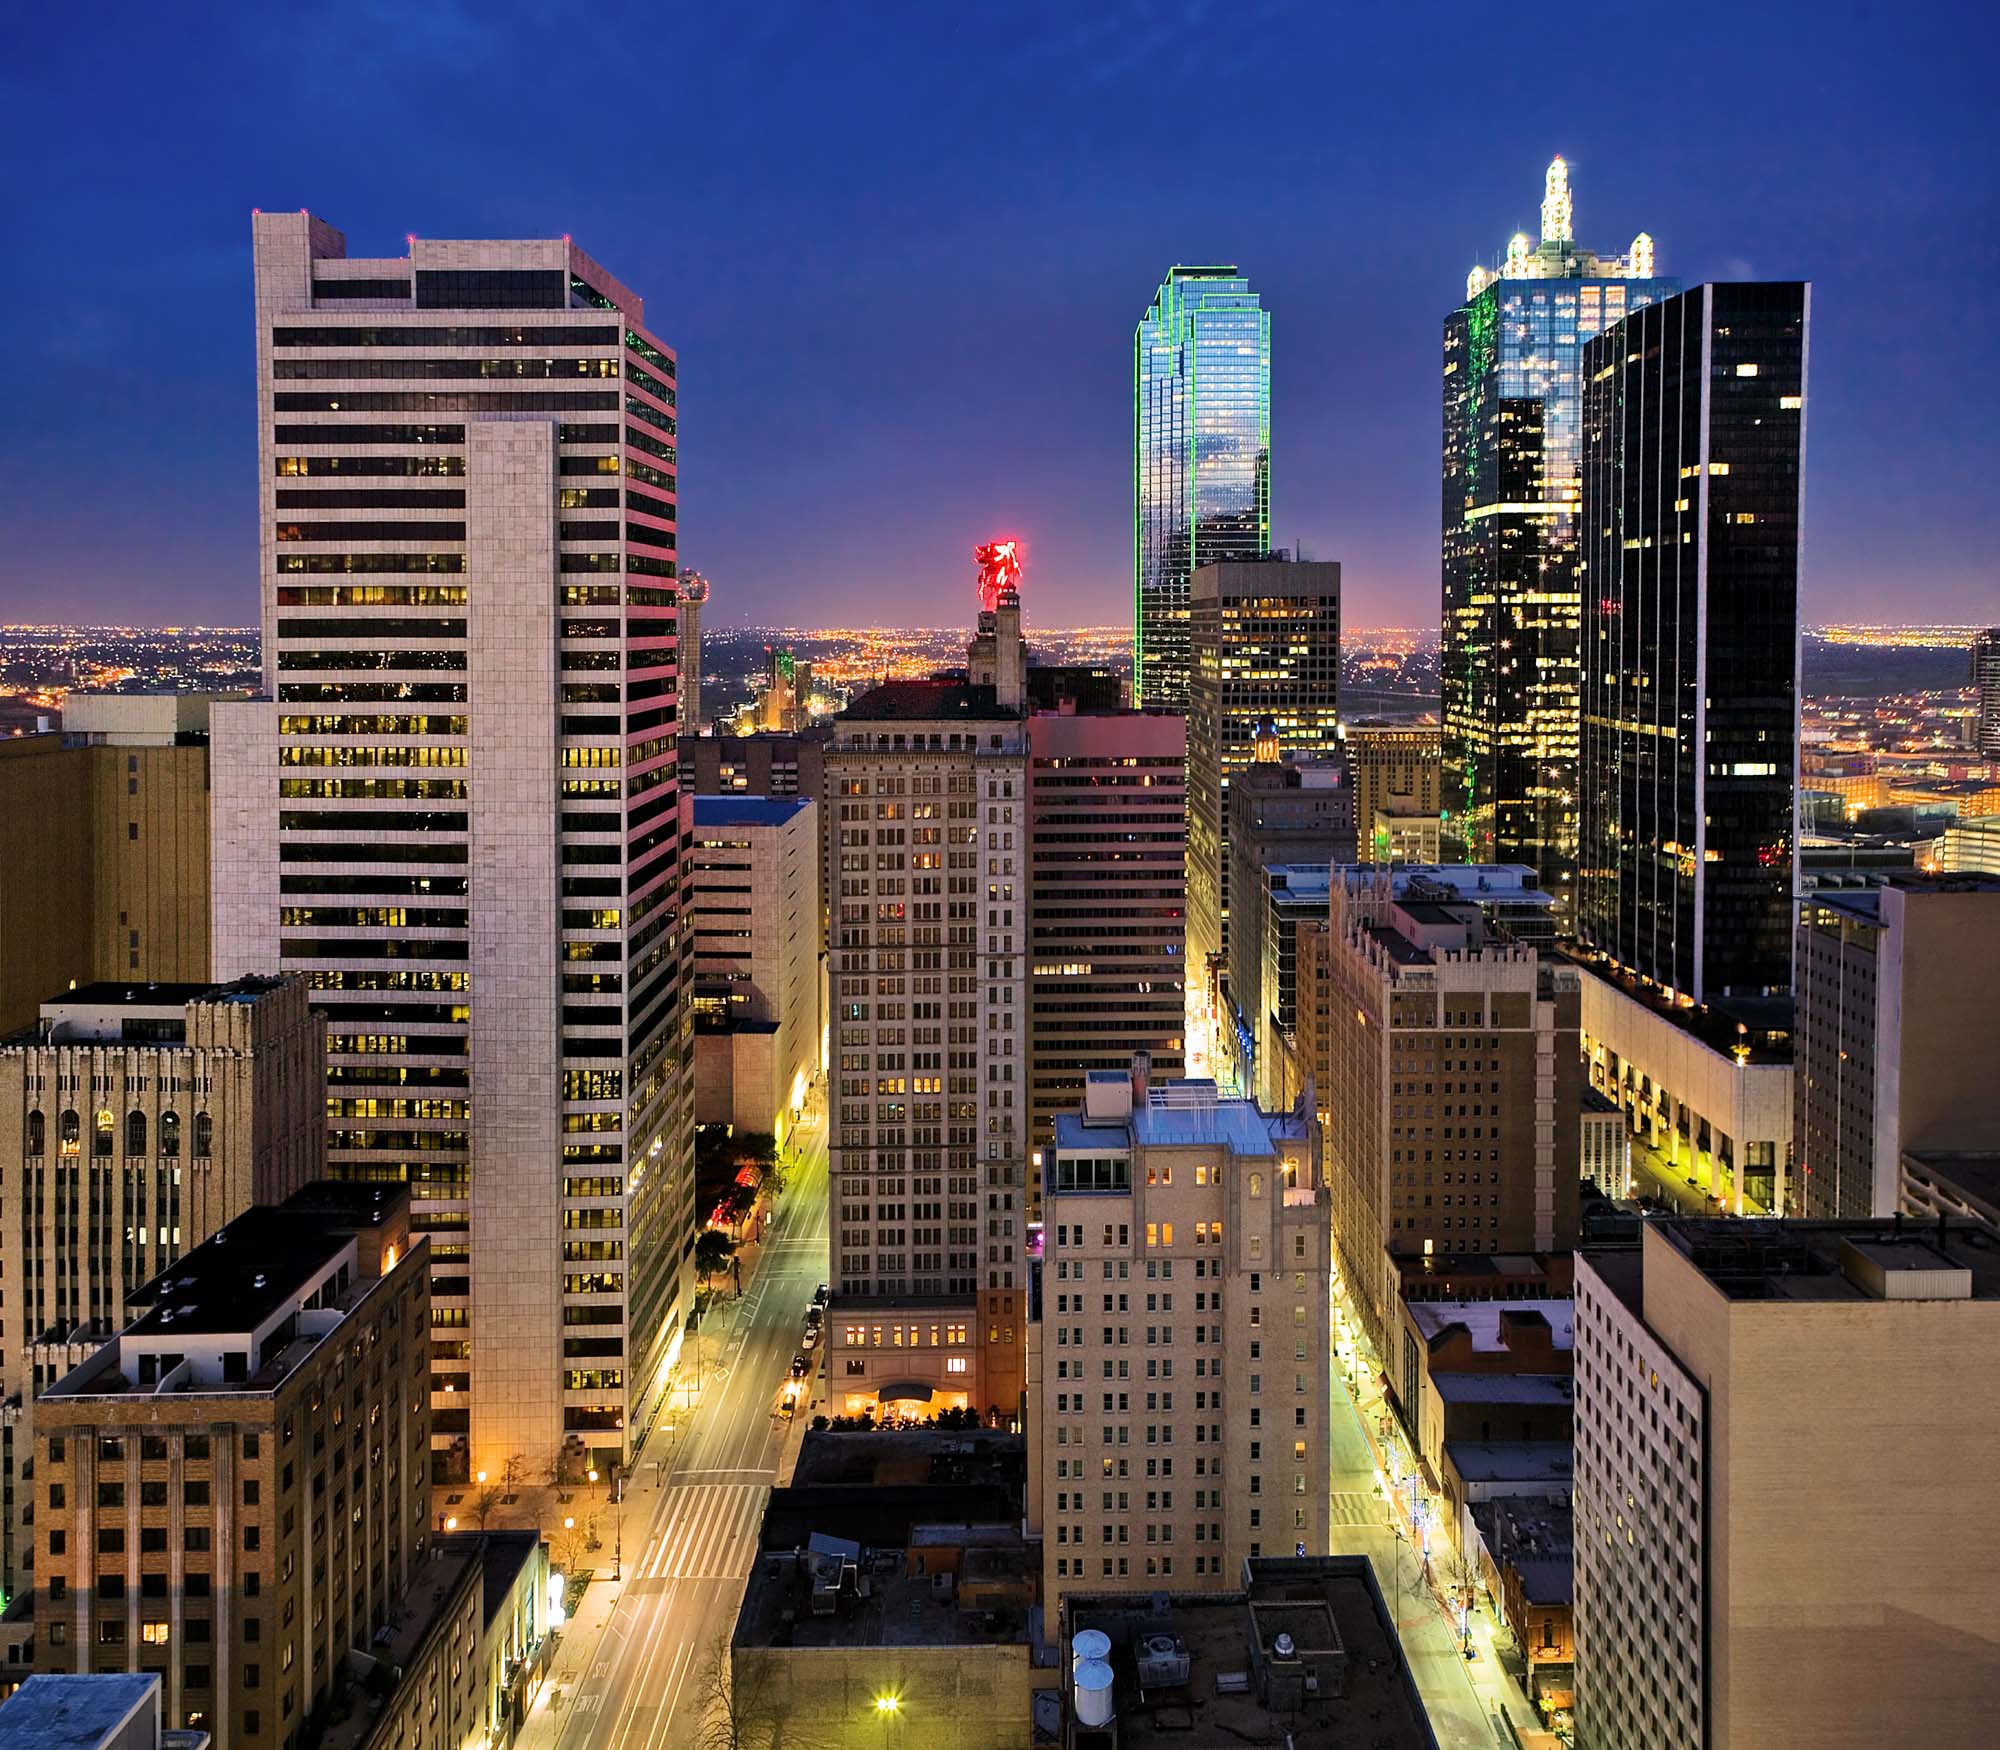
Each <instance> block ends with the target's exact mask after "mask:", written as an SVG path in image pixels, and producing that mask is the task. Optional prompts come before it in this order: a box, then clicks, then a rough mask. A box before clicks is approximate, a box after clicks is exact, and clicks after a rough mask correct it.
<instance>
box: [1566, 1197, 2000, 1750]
mask: <svg viewBox="0 0 2000 1750" xmlns="http://www.w3.org/2000/svg"><path fill="white" fill-rule="evenodd" d="M1996 1337H2000V1269H1996V1259H1995V1253H1994V1252H1993V1250H1992V1248H1991V1246H1990V1244H1975V1243H1973V1236H1972V1235H1971V1234H1970V1233H1969V1232H1967V1231H1964V1230H1960V1229H1957V1228H1952V1227H1942V1228H1941V1227H1940V1226H1939V1225H1937V1224H1931V1225H1927V1226H1925V1227H1922V1228H1918V1227H1916V1226H1915V1225H1914V1224H1910V1225H1905V1224H1900V1223H1897V1224H1892V1223H1890V1222H1874V1223H1838V1224H1836V1223H1821V1222H1794V1221H1787V1222H1751V1223H1745V1222H1734V1221H1732V1222H1724V1221H1666V1222H1661V1221H1651V1222H1648V1223H1646V1225H1645V1228H1644V1232H1643V1235H1642V1239H1641V1248H1640V1249H1639V1250H1638V1251H1636V1252H1635V1251H1633V1250H1631V1249H1629V1248H1627V1249H1622V1250H1618V1251H1606V1252H1602V1253H1599V1252H1585V1253H1583V1254H1581V1255H1580V1258H1579V1263H1578V1268H1577V1285H1576V1487H1575V1526H1576V1542H1575V1563H1576V1716H1575V1719H1576V1740H1577V1742H1578V1743H1579V1744H1590V1745H1593V1746H1598V1747H1600V1750H1655V1747H1659V1750H1744V1747H1746V1746H1749V1745H1756V1746H1758V1747H1759V1750H1763V1747H1764V1746H1775V1747H1779V1750H1789V1747H1792V1746H1797V1747H1799V1750H1805V1747H1806V1746H1809V1745H1811V1746H1817V1745H1826V1744H1861V1743H1873V1742H1882V1741H1885V1740H1889V1739H1894V1738H1899V1737H1903V1736H1906V1735H1907V1736H1909V1737H1911V1739H1912V1741H1916V1742H1925V1743H1935V1744H1977V1743H1981V1742H1983V1741H1984V1739H1985V1738H1986V1737H1987V1736H1988V1735H1989V1733H1988V1728H1989V1720H1988V1698H1989V1697H1990V1696H1991V1695H1992V1694H1993V1692H1994V1686H1995V1684H1996V1683H2000V1652H1996V1650H1995V1649H1994V1647H1993V1645H1992V1644H1991V1642H1990V1641H1989V1640H1987V1639H1986V1638H1985V1637H1983V1636H1980V1635H1976V1634H1974V1635H1968V1634H1967V1633H1966V1632H1965V1630H1964V1627H1963V1625H1962V1621H1961V1616H1960V1612H1961V1609H1962V1604H1961V1603H1960V1602H1959V1601H1962V1600H1963V1599H1964V1598H1966V1597H1967V1596H1975V1597H1976V1596H1980V1595H1982V1594H1983V1593H1984V1592H1985V1591H1986V1589H1988V1588H1989V1587H1990V1586H1992V1585H1993V1584H1995V1583H1996V1582H2000V1527H1996V1525H1995V1522H1994V1519H1993V1516H1992V1515H1991V1514H1990V1513H1988V1512H1987V1511H1986V1510H1985V1509H1986V1495H1987V1490H1986V1487H1985V1478H1984V1476H1983V1475H1980V1474H1979V1473H1978V1470H1977V1467H1974V1468H1973V1469H1971V1470H1968V1469H1967V1468H1966V1467H1965V1466H1964V1464H1963V1463H1962V1460H1961V1455H1962V1454H1964V1453H1966V1452H1970V1451H1979V1450H1982V1449H1984V1448H1985V1447H1986V1446H1987V1445H1988V1444H1990V1442H1991V1440H1992V1438H1993V1432H1992V1421H1993V1406H1994V1404H1995V1402H1996V1401H2000V1343H1996ZM1912 1356H1924V1357H1928V1358H1929V1359H1930V1362H1931V1364H1930V1365H1922V1366H1914V1365H1912V1364H1911V1357H1912ZM1834 1358H1837V1363H1838V1364H1837V1365H1834V1364H1831V1362H1832V1361H1833V1359H1834ZM1862 1430H1865V1434H1866V1437H1865V1438H1862V1437H1860V1432H1859V1431H1862ZM1802 1453H1837V1454H1838V1455H1839V1462H1838V1463H1837V1464H1801V1463H1800V1455H1801V1454H1802ZM1857 1549H1866V1550H1868V1551H1869V1552H1870V1555H1869V1559H1868V1560H1867V1561H1865V1562H1859V1563H1857V1562H1856V1561H1855V1559H1854V1552H1855V1551H1856V1550H1857Z"/></svg>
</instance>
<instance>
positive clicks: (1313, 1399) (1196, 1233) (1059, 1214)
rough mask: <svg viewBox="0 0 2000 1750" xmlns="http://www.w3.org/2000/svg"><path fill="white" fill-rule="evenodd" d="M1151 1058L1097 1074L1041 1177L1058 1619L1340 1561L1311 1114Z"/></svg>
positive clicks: (1044, 1443) (1049, 1492) (1046, 1419)
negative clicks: (1331, 1533) (1075, 1598)
mask: <svg viewBox="0 0 2000 1750" xmlns="http://www.w3.org/2000/svg"><path fill="white" fill-rule="evenodd" d="M1149 1068H1150V1066H1149V1065H1148V1064H1147V1063H1146V1062H1145V1059H1144V1057H1143V1054H1141V1055H1139V1056H1137V1057H1135V1059H1134V1063H1133V1068H1132V1071H1131V1073H1130V1075H1129V1076H1128V1075H1126V1074H1121V1073H1119V1072H1117V1071H1102V1070H1100V1071H1094V1072H1092V1074H1091V1076H1090V1079H1089V1081H1088V1082H1087V1083H1086V1085H1085V1088H1084V1098H1083V1103H1082V1105H1081V1107H1080V1109H1079V1110H1078V1111H1077V1112H1076V1113H1075V1114H1073V1115H1068V1116H1064V1117H1062V1118H1059V1119H1058V1120H1057V1122H1056V1137H1055V1147H1054V1150H1053V1155H1052V1158H1050V1159H1048V1160H1047V1161H1046V1162H1045V1164H1044V1167H1043V1191H1042V1207H1043V1211H1044V1214H1045V1218H1046V1219H1045V1225H1046V1232H1047V1235H1048V1243H1047V1248H1046V1254H1045V1261H1044V1266H1043V1279H1042V1317H1041V1320H1040V1322H1039V1324H1038V1325H1037V1326H1036V1328H1035V1343H1034V1354H1035V1359H1034V1367H1033V1371H1034V1372H1035V1373H1036V1375H1037V1379H1038V1391H1037V1396H1036V1408H1035V1411H1034V1416H1035V1430H1034V1446H1035V1450H1036V1454H1037V1463H1038V1465H1039V1468H1040V1475H1039V1477H1038V1479H1037V1487H1036V1489H1035V1492H1034V1498H1033V1503H1032V1507H1031V1513H1032V1515H1033V1516H1034V1518H1035V1519H1036V1521H1037V1522H1038V1523H1039V1526H1040V1530H1041V1536H1042V1598H1043V1604H1044V1607H1045V1608H1046V1609H1047V1610H1049V1611H1050V1612H1051V1613H1053V1612H1054V1611H1055V1610H1056V1609H1057V1608H1059V1605H1060V1601H1061V1598H1062V1595H1063V1594H1064V1593H1066V1592H1069V1591H1072V1590H1077V1589H1085V1590H1088V1591H1091V1592H1110V1591H1134V1592H1147V1591H1153V1590H1158V1589H1162V1588H1166V1589H1170V1590H1175V1591H1183V1592H1185V1591H1191V1590H1192V1591H1199V1590H1203V1589H1213V1590H1216V1591H1227V1590H1229V1589H1231V1588H1233V1587H1235V1586H1237V1585H1239V1584H1240V1583H1241V1577H1242V1570H1243V1560H1244V1558H1245V1557H1246V1556H1256V1555H1267V1554H1268V1555H1290V1554H1292V1553H1293V1551H1294V1550H1295V1549H1296V1548H1297V1547H1299V1546H1303V1547H1304V1549H1305V1551H1306V1553H1307V1554H1311V1555H1324V1554H1325V1553H1326V1540H1327V1495H1326V1467H1327V1401H1328V1392H1327V1388H1328V1378H1329V1375H1328V1365H1329V1363H1328V1350H1327V1325H1328V1318H1327V1294H1326V1285H1327V1244H1328V1236H1327V1213H1328V1199H1327V1193H1326V1191H1325V1189H1324V1187H1323V1185H1322V1183H1321V1180H1320V1173H1319V1135H1318V1126H1317V1125H1316V1124H1314V1123H1313V1122H1312V1120H1311V1118H1310V1116H1308V1115H1301V1114H1298V1113H1271V1112H1264V1111H1261V1110H1259V1108H1258V1107H1257V1106H1256V1105H1254V1104H1253V1103H1252V1102H1250V1101H1248V1100H1225V1099H1218V1098H1217V1095H1216V1090H1215V1085H1214V1083H1212V1082H1192V1081H1183V1082H1167V1083H1163V1084H1155V1083H1152V1082H1151V1081H1150V1079H1149V1074H1148V1071H1149ZM1176 1303H1178V1304H1176Z"/></svg>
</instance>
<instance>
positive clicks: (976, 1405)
mask: <svg viewBox="0 0 2000 1750" xmlns="http://www.w3.org/2000/svg"><path fill="white" fill-rule="evenodd" d="M980 619H981V622H982V623H981V627H980V630H979V633H978V634H977V635H975V637H974V640H973V646H972V653H973V656H974V658H975V662H974V673H975V678H974V679H973V680H961V679H958V678H956V677H948V678H941V679H937V680H930V681H896V682H890V683H888V684H886V685H884V686H880V687H875V688H872V689H871V690H870V691H868V692H866V693H864V694H862V695H861V697H860V698H858V699H856V700H855V701H854V702H853V704H851V705H850V706H849V707H848V709H847V710H846V711H845V712H844V713H843V714H842V715H841V716H840V717H839V718H838V719H837V720H836V721H835V724H834V733H833V739H832V741H831V742H830V743H829V744H828V745H827V748H826V754H825V786H826V808H827V811H828V816H829V818H828V821H827V830H826V839H827V845H828V850H827V871H826V891H827V904H828V911H829V917H830V920H831V922H830V924H829V942H828V955H827V959H828V968H827V992H828V1005H829V1013H830V1025H829V1034H830V1039H829V1046H828V1054H829V1058H830V1064H829V1068H828V1092H827V1132H828V1137H827V1141H828V1155H829V1165H830V1181H829V1191H828V1198H829V1202H830V1206H831V1214H830V1234H831V1237H830V1240H829V1250H830V1254H831V1270H832V1278H831V1284H832V1288H833V1306H832V1310H831V1311H830V1313H829V1314H828V1318H827V1324H828V1329H829V1336H828V1360H827V1368H828V1375H827V1377H828V1382H829V1384H828V1392H829V1396H830V1397H831V1399H832V1401H833V1402H834V1403H835V1404H837V1405H839V1406H840V1407H841V1408H842V1409H843V1410H846V1411H848V1412H849V1413H855V1412H859V1411H862V1410H871V1411H877V1412H879V1413H882V1414H885V1415H894V1414H897V1413H898V1412H899V1409H900V1410H903V1411H905V1412H907V1410H910V1409H914V1410H916V1411H918V1412H919V1413H928V1412H929V1411H930V1410H931V1409H932V1408H970V1409H974V1410H980V1411H986V1410H994V1411H997V1412H999V1413H1000V1414H1001V1415H1002V1416H1003V1417H1007V1418H1011V1417H1013V1416H1014V1415H1015V1414H1016V1413H1017V1410H1018V1406H1019V1402H1020V1395H1021V1387H1022V1380H1023V1376H1024V1366H1023V1354H1024V1351H1025V1347H1026V1341H1025V1331H1024V1324H1025V1289H1026V1286H1027V1280H1026V1261H1025V1257H1024V1255H1023V1239H1024V1235H1025V1222H1026V1215H1027V1201H1028V1186H1027V1161H1028V1112H1029V1097H1028V1096H1029V1073H1028V1065H1029V1054H1028V1034H1027V1028H1026V1027H1025V1026H1024V1025H1023V1022H1022V1017H1023V1016H1025V1015H1026V1013H1027V1007H1028V1001H1027V976H1026V973H1027V927H1028V881H1029V873H1030V845H1029V814H1028V732H1027V722H1026V718H1025V715H1024V699H1023V693H1022V689H1021V686H1020V681H1019V676H1020V674H1021V672H1022V666H1023V665H1022V663H1021V660H1020V655H1019V644H1020V604H1019V602H1018V600H1017V599H1014V598H1012V596H1011V592H1010V594H1009V595H1008V596H1005V597H1003V598H1002V599H1001V602H1000V605H999V607H998V608H997V609H996V610H994V611H991V612H982V613H981V616H980ZM982 643H983V644H984V646H985V649H986V652H987V653H988V654H989V660H988V661H987V662H986V663H981V662H980V661H979V660H978V659H979V658H980V656H981V654H982ZM996 648H997V650H998V656H999V660H998V662H997V664H995V663H993V662H992V661H991V660H990V657H991V653H993V652H994V651H995V650H996ZM996 667H997V669H998V670H999V671H1001V672H1002V673H1004V675H1005V676H1007V677H1009V678H1007V679H1006V680H1004V681H996V679H995V678H994V674H995V668H996ZM980 674H984V676H985V678H984V679H979V678H977V676H978V675H980ZM926 1338H927V1339H928V1340H927V1341H926V1340H925V1339H926Z"/></svg>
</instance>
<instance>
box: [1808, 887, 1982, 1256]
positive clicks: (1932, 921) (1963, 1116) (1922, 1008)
mask: <svg viewBox="0 0 2000 1750" xmlns="http://www.w3.org/2000/svg"><path fill="white" fill-rule="evenodd" d="M1794 964H1795V968H1796V973H1795V976H1796V979H1797V983H1796V986H1795V990H1794V995H1795V998H1796V1004H1797V1008H1796V1016H1795V1019H1794V1022H1793V1028H1792V1044H1793V1050H1794V1053H1795V1063H1794V1068H1793V1080H1792V1086H1793V1091H1794V1100H1795V1107H1794V1110H1795V1116H1794V1118H1793V1121H1792V1134H1793V1136H1794V1138H1795V1139H1796V1142H1797V1149H1798V1160H1797V1164H1796V1168H1795V1171H1794V1176H1793V1196H1792V1199H1791V1201H1790V1203H1789V1204H1788V1205H1787V1208H1788V1211H1789V1212H1790V1213H1792V1214H1797V1215H1803V1216H1805V1217H1807V1218H1808V1219H1809V1220H1815V1221H1852V1220H1855V1219H1858V1218H1865V1217H1868V1216H1882V1215H1893V1214H1894V1213H1895V1212H1896V1210H1898V1209H1899V1208H1902V1207H1903V1197H1902V1177H1903V1162H1904V1160H1905V1158H1906V1157H1907V1156H1909V1155H1912V1154H1921V1155H1925V1156H1938V1155H1945V1154H1968V1153H1992V1152H1995V1151H2000V1117H1996V1115H1995V1113H1994V1109H1993V1099H1992V1086H1991V1083H1992V1074H1993V1065H1994V1064H1995V1063H2000V1012H1996V1010H1995V1008H1994V1004H1993V1002H1992V1000H1991V993H1992V991H1993V990H1994V989H1995V987H1996V984H2000V877H1995V876H1991V875H1935V876H1930V875H1891V876H1890V877H1888V879H1887V880H1885V881H1884V882H1883V883H1882V885H1881V886H1879V887H1870V888H1860V889H1853V890H1849V891H1845V892H1841V891H1835V890H1832V889H1822V890H1821V891H1819V892H1817V893H1814V894H1810V895H1808V896H1806V897H1805V898H1803V899H1801V900H1800V902H1799V927H1798V943H1797V952H1796V954H1795V956H1794Z"/></svg>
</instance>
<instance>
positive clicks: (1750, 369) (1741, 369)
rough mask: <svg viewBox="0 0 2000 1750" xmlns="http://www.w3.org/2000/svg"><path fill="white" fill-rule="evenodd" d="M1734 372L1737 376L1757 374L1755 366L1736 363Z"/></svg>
mask: <svg viewBox="0 0 2000 1750" xmlns="http://www.w3.org/2000/svg"><path fill="white" fill-rule="evenodd" d="M1736 374H1737V375H1738V376H1739V377H1754V376H1755V375H1756V374H1757V367H1756V366H1755V365H1738V366H1737V367H1736Z"/></svg>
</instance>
